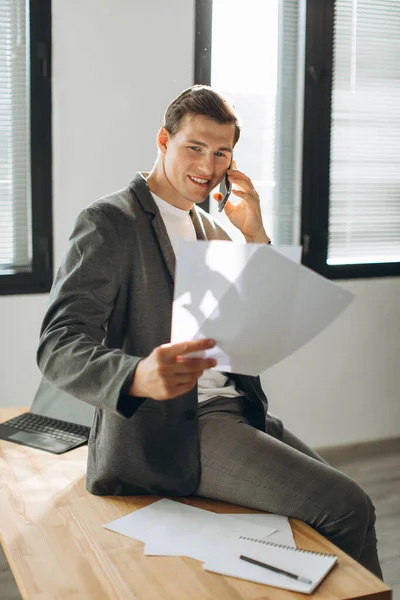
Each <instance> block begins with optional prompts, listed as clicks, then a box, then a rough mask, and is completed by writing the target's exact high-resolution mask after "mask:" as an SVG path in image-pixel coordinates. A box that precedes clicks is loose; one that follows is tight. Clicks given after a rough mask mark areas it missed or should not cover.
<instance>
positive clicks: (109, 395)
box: [37, 207, 144, 417]
mask: <svg viewBox="0 0 400 600" xmlns="http://www.w3.org/2000/svg"><path fill="white" fill-rule="evenodd" d="M121 246H122V244H121V241H120V240H119V239H118V235H117V231H116V229H115V227H114V225H113V223H112V221H111V220H110V218H109V217H108V216H107V215H106V214H105V213H104V212H103V211H102V210H101V209H100V208H98V207H91V208H87V209H86V210H84V211H83V212H82V213H81V214H80V215H79V216H78V219H77V221H76V224H75V228H74V231H73V233H72V235H71V237H70V243H69V247H68V250H67V252H66V255H65V256H64V258H63V260H62V263H61V265H60V268H59V270H58V272H57V275H56V277H55V280H54V283H53V287H52V290H51V292H50V301H49V306H48V310H47V312H46V314H45V317H44V320H43V324H42V328H41V332H40V342H39V347H38V351H37V362H38V366H39V368H40V370H41V371H42V373H43V375H44V376H45V377H46V379H48V380H49V381H51V382H52V383H53V384H54V385H55V386H56V387H58V388H60V389H62V390H64V391H66V392H68V393H69V394H71V395H72V396H74V397H76V398H78V399H80V400H83V401H85V402H88V403H89V404H93V405H95V406H99V407H102V408H109V409H111V410H114V411H116V412H117V413H119V414H121V415H122V416H126V417H129V416H131V415H132V414H133V413H134V412H135V410H136V409H137V408H138V407H139V406H140V405H141V403H142V402H143V401H144V398H134V397H132V396H129V395H128V394H127V391H128V389H129V386H130V384H131V382H132V379H133V375H134V372H135V369H136V366H137V364H138V362H139V360H140V359H141V357H135V356H129V355H127V354H126V353H125V352H123V351H122V350H119V349H110V348H107V347H106V345H105V344H104V338H105V335H106V327H107V322H108V319H109V317H110V315H111V313H112V311H113V309H114V306H115V301H116V297H117V294H118V291H119V288H120V285H121V262H122V261H121Z"/></svg>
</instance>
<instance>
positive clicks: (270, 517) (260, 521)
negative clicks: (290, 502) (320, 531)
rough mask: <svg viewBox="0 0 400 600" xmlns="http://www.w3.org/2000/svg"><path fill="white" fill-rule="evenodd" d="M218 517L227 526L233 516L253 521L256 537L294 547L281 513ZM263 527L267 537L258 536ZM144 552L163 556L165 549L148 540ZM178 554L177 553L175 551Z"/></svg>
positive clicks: (287, 520)
mask: <svg viewBox="0 0 400 600" xmlns="http://www.w3.org/2000/svg"><path fill="white" fill-rule="evenodd" d="M219 517H222V518H223V517H227V519H228V520H227V526H229V523H230V520H231V518H232V517H233V518H234V519H235V520H239V521H245V522H246V523H253V525H257V531H258V533H257V539H267V538H268V541H269V542H272V543H273V544H282V545H283V546H290V547H292V548H296V543H295V541H294V537H293V533H292V528H291V526H290V522H289V519H288V518H287V517H283V516H281V515H275V514H231V513H229V514H221V513H219ZM264 527H269V528H271V530H272V531H273V530H274V529H275V531H273V533H270V534H268V536H267V537H265V538H263V537H260V532H261V531H262V530H263V528H264ZM144 553H145V554H146V555H151V556H165V555H166V553H165V551H164V550H163V549H162V548H161V547H160V546H157V543H156V542H148V543H146V545H145V547H144ZM168 556H171V552H170V549H168ZM177 556H179V553H177Z"/></svg>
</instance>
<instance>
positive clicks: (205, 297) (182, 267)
mask: <svg viewBox="0 0 400 600" xmlns="http://www.w3.org/2000/svg"><path fill="white" fill-rule="evenodd" d="M299 259H300V252H299V248H298V247H294V248H293V247H288V248H287V247H276V246H269V245H266V244H239V243H234V242H228V241H219V240H213V241H196V242H186V241H182V242H181V243H180V245H179V247H178V252H177V261H176V273H175V289H174V302H173V308H172V330H171V342H172V343H173V344H174V343H178V342H183V341H188V340H194V339H202V338H213V339H215V340H216V342H217V344H216V346H215V347H214V348H212V349H211V350H207V351H206V352H205V353H201V354H200V355H205V356H207V357H212V358H215V359H216V360H217V363H218V364H217V366H216V367H215V369H216V370H218V371H224V372H228V373H242V374H245V375H259V374H260V373H262V372H263V371H265V370H266V369H268V368H269V367H272V365H274V364H276V363H277V362H279V361H281V360H282V359H284V358H285V357H287V356H289V355H290V354H292V353H293V352H295V351H296V350H298V349H299V348H300V347H301V346H303V345H304V344H306V343H307V342H309V341H310V340H311V339H312V338H313V337H315V336H316V335H317V334H319V333H320V332H321V331H322V330H323V329H324V328H325V327H327V326H328V325H329V324H330V323H331V322H332V321H333V320H334V319H335V318H336V317H337V316H338V315H339V314H340V313H341V312H342V311H343V310H344V309H345V308H346V306H347V305H348V304H349V303H350V302H351V300H352V299H353V298H354V295H353V294H352V293H350V292H348V291H347V290H345V289H343V288H342V287H340V286H339V285H337V284H334V283H332V282H331V281H328V280H327V279H325V278H324V277H321V276H320V275H318V274H317V273H315V272H314V271H311V270H310V269H308V268H306V267H304V266H302V265H300V264H297V263H296V260H299ZM194 273H195V276H193V274H194ZM193 355H194V354H193ZM197 355H199V354H198V353H197Z"/></svg>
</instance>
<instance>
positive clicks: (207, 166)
mask: <svg viewBox="0 0 400 600" xmlns="http://www.w3.org/2000/svg"><path fill="white" fill-rule="evenodd" d="M214 166H215V160H214V155H213V154H203V156H202V157H201V160H200V162H199V168H200V170H201V172H202V174H203V175H207V176H208V177H209V178H210V177H211V176H212V175H213V173H214Z"/></svg>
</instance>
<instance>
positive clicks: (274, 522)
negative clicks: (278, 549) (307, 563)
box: [230, 513, 296, 548]
mask: <svg viewBox="0 0 400 600" xmlns="http://www.w3.org/2000/svg"><path fill="white" fill-rule="evenodd" d="M230 516H231V517H235V519H241V520H243V521H247V522H248V523H253V524H254V525H258V526H261V527H271V528H272V529H275V531H274V533H271V534H270V535H269V536H268V541H269V542H271V543H273V544H282V546H290V547H291V548H296V542H295V541H294V537H293V532H292V528H291V526H290V521H289V519H288V518H287V517H283V516H282V515H275V514H272V513H270V514H231V515H230ZM258 537H259V536H258Z"/></svg>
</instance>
